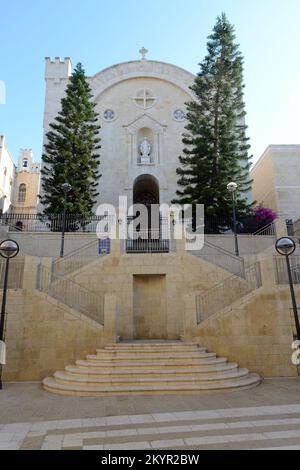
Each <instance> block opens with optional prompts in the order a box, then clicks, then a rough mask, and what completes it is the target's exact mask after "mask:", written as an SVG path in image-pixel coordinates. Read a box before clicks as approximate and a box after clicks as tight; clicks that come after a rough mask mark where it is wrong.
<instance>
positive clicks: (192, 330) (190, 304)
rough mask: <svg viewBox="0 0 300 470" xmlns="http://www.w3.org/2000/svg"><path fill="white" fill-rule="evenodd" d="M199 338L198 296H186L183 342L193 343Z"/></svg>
mask: <svg viewBox="0 0 300 470" xmlns="http://www.w3.org/2000/svg"><path fill="white" fill-rule="evenodd" d="M196 337H197V311H196V295H195V294H186V295H185V296H184V325H183V340H184V341H193V340H194V339H195V338H196Z"/></svg>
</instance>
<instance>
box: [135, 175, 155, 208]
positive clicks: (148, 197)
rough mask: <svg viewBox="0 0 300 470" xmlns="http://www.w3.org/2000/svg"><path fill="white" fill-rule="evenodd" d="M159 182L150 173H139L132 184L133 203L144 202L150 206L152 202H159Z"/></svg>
mask: <svg viewBox="0 0 300 470" xmlns="http://www.w3.org/2000/svg"><path fill="white" fill-rule="evenodd" d="M159 201H160V196H159V184H158V181H157V179H156V178H155V177H154V176H152V175H140V176H138V177H137V178H136V180H135V182H134V184H133V204H144V205H145V206H146V207H147V208H151V205H153V204H159Z"/></svg>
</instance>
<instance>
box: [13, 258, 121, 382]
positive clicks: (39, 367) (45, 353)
mask: <svg viewBox="0 0 300 470" xmlns="http://www.w3.org/2000/svg"><path fill="white" fill-rule="evenodd" d="M35 277H36V264H35V259H34V258H29V257H27V258H26V261H25V276H24V281H23V289H19V290H9V291H8V299H7V324H6V343H7V364H6V366H5V367H4V380H6V381H23V380H29V381H30V380H32V381H35V380H41V379H43V378H45V377H46V376H47V375H51V374H53V372H55V371H56V370H58V369H64V367H65V366H66V365H68V364H72V363H74V362H75V361H76V360H77V359H80V358H84V356H85V355H86V354H94V353H95V350H96V348H97V347H99V348H101V347H102V346H104V345H105V344H107V343H110V342H115V340H116V337H115V313H116V304H115V298H114V296H113V295H106V296H105V303H104V323H105V328H103V326H101V325H100V324H98V323H96V322H94V321H93V320H91V319H89V318H88V317H86V316H85V315H83V314H80V313H79V312H77V311H76V310H74V309H72V308H70V307H68V306H67V305H65V304H63V303H61V302H58V301H57V300H55V299H53V298H52V297H50V296H47V295H45V294H44V293H42V292H39V291H37V290H36V289H35Z"/></svg>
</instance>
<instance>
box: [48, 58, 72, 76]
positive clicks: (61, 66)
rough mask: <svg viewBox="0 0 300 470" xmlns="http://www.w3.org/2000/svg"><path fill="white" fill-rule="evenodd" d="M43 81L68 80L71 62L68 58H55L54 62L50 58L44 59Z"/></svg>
mask: <svg viewBox="0 0 300 470" xmlns="http://www.w3.org/2000/svg"><path fill="white" fill-rule="evenodd" d="M45 62H46V64H45V79H46V80H51V79H63V78H68V77H69V76H70V75H71V73H72V61H71V59H70V57H65V58H64V59H61V58H60V57H55V58H54V60H53V59H51V57H45Z"/></svg>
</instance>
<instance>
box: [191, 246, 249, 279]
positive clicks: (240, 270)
mask: <svg viewBox="0 0 300 470" xmlns="http://www.w3.org/2000/svg"><path fill="white" fill-rule="evenodd" d="M189 253H190V254H191V255H194V256H198V257H199V258H201V259H203V260H204V261H207V262H208V263H212V264H214V265H215V266H218V267H219V268H222V269H225V270H226V271H228V272H230V273H232V274H235V275H236V276H240V277H245V265H244V259H243V258H241V257H240V256H235V255H233V254H232V253H231V252H230V251H227V250H225V249H224V248H221V247H219V246H217V245H214V244H212V243H210V242H208V241H207V240H205V241H204V245H203V248H202V250H199V251H198V250H197V251H189Z"/></svg>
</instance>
